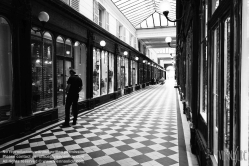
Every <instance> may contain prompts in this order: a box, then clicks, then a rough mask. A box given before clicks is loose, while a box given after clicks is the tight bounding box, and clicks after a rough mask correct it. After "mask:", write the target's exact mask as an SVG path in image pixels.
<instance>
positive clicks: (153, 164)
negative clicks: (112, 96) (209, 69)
mask: <svg viewBox="0 0 249 166" xmlns="http://www.w3.org/2000/svg"><path fill="white" fill-rule="evenodd" d="M173 86H174V85H173V84H172V83H170V82H167V83H166V84H165V85H152V86H148V87H146V88H145V89H142V90H139V91H137V92H134V93H132V94H130V95H127V96H124V97H122V98H120V99H118V100H116V101H113V102H110V103H108V104H105V105H104V106H102V107H98V108H97V109H95V110H93V111H90V112H89V113H87V114H85V115H83V116H81V117H79V118H78V123H77V125H75V126H71V127H68V128H62V127H60V126H59V127H55V128H53V129H51V130H48V131H46V132H44V133H42V134H39V135H37V136H35V137H32V138H30V139H28V140H25V141H23V142H21V143H19V144H17V145H14V146H12V147H10V148H8V149H6V150H5V152H4V153H2V154H1V156H0V166H4V165H38V166H57V165H58V166H60V165H68V166H78V165H79V166H80V165H82V166H83V165H87V166H97V165H101V166H119V165H121V166H137V165H142V166H183V165H184V166H188V161H187V157H186V152H185V149H184V144H183V143H184V136H183V134H182V133H183V131H182V126H181V122H180V121H181V119H180V118H181V117H180V116H179V113H178V112H179V110H178V106H177V104H178V100H177V97H176V90H175V89H174V87H173ZM180 145H181V146H180ZM7 151H9V153H7Z"/></svg>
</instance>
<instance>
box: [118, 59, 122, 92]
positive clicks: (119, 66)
mask: <svg viewBox="0 0 249 166" xmlns="http://www.w3.org/2000/svg"><path fill="white" fill-rule="evenodd" d="M120 59H121V58H120V56H118V58H117V84H118V86H117V87H118V88H120V87H121V86H120V84H121V82H120V68H121V65H120Z"/></svg>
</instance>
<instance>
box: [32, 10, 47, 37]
mask: <svg viewBox="0 0 249 166" xmlns="http://www.w3.org/2000/svg"><path fill="white" fill-rule="evenodd" d="M38 19H39V21H40V22H41V24H42V27H41V28H40V29H38V28H37V29H34V28H33V27H32V16H31V17H30V22H31V29H32V30H33V31H34V32H35V33H36V32H42V31H43V30H44V26H45V24H46V22H48V20H49V15H48V13H46V12H43V11H42V12H40V13H39V15H38Z"/></svg>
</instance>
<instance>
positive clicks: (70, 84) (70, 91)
mask: <svg viewBox="0 0 249 166" xmlns="http://www.w3.org/2000/svg"><path fill="white" fill-rule="evenodd" d="M69 73H70V77H69V79H68V80H67V87H66V93H67V99H66V106H65V123H64V124H63V127H69V126H70V125H69V121H70V107H71V105H73V106H72V112H73V117H74V118H73V125H76V122H77V117H78V99H79V92H80V91H81V90H82V80H81V78H80V77H79V76H78V75H76V72H75V70H74V69H72V68H70V70H69Z"/></svg>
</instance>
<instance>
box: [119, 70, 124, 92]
mask: <svg viewBox="0 0 249 166" xmlns="http://www.w3.org/2000/svg"><path fill="white" fill-rule="evenodd" d="M120 81H121V82H120V83H121V93H122V95H123V94H124V87H125V67H124V66H121V73H120Z"/></svg>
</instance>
